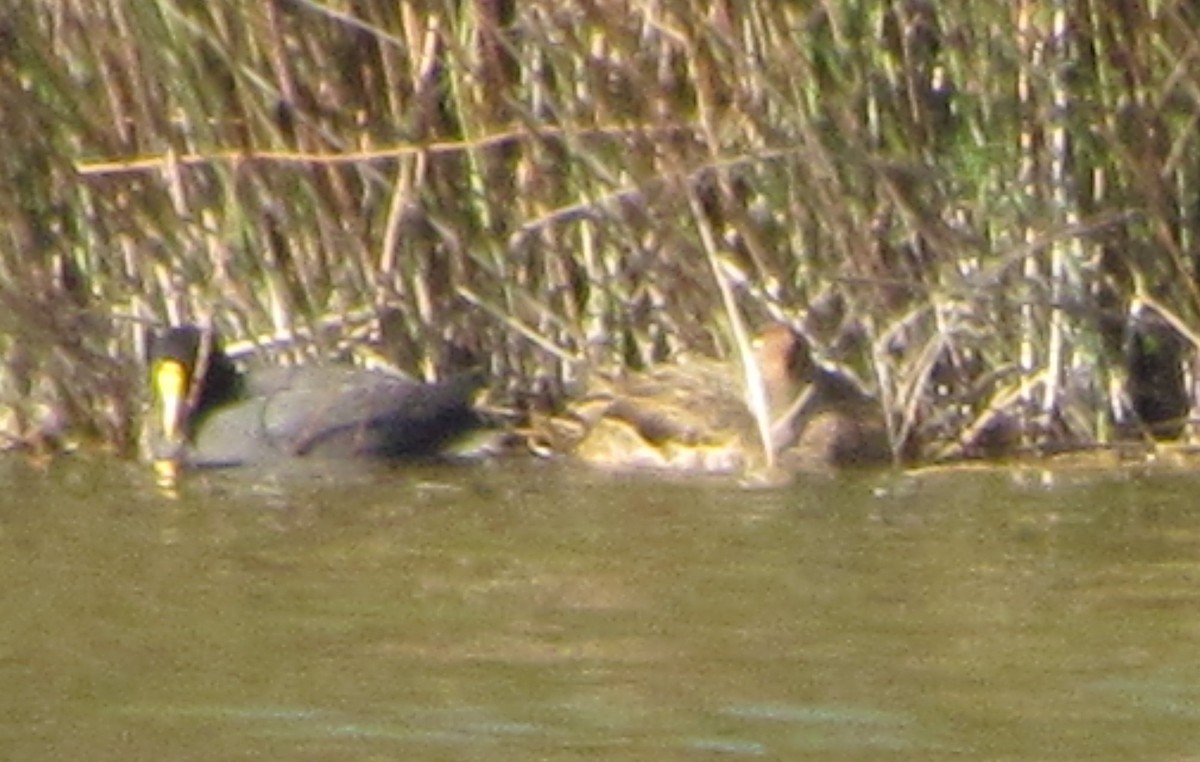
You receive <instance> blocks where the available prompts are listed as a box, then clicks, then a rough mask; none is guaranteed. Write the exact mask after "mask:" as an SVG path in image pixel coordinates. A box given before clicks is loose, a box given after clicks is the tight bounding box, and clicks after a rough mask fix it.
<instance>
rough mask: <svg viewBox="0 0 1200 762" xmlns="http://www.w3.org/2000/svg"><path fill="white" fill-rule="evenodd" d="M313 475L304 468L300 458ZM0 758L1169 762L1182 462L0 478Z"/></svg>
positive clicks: (1180, 673)
mask: <svg viewBox="0 0 1200 762" xmlns="http://www.w3.org/2000/svg"><path fill="white" fill-rule="evenodd" d="M331 468H332V467H331ZM0 483H2V484H3V485H4V487H5V488H4V490H3V492H2V493H0V580H2V584H3V590H4V595H3V598H2V599H0V600H2V604H0V605H2V607H3V608H2V609H0V685H3V686H5V690H3V691H0V750H2V751H4V752H5V753H4V756H5V758H12V759H23V760H39V759H92V760H97V759H99V760H104V759H113V760H117V759H120V760H126V759H134V758H136V759H172V760H190V759H196V760H207V759H212V760H227V759H243V758H256V759H339V760H340V759H433V760H437V759H446V760H451V759H453V760H463V759H467V760H475V759H478V760H484V759H487V760H494V759H573V758H578V757H581V756H595V757H599V758H603V759H613V760H624V759H629V760H633V759H638V760H641V759H708V758H717V757H719V758H741V757H747V758H752V757H764V758H796V757H797V756H798V755H804V754H809V755H812V756H819V758H821V759H846V760H851V759H853V760H865V759H885V758H886V759H889V760H897V759H898V760H930V759H934V760H936V759H954V760H963V759H967V760H971V759H979V760H985V759H986V760H991V759H998V758H1003V759H1067V758H1080V759H1082V758H1087V759H1113V760H1118V759H1119V760H1128V759H1135V758H1136V759H1169V758H1180V757H1183V756H1186V755H1188V754H1192V753H1194V749H1195V745H1196V741H1197V737H1196V736H1197V731H1196V730H1195V728H1196V727H1197V720H1198V719H1200V661H1198V660H1197V659H1196V653H1197V651H1196V641H1197V639H1198V638H1200V584H1198V583H1200V567H1198V566H1197V562H1196V559H1197V558H1200V518H1198V517H1197V515H1196V512H1195V511H1194V510H1192V506H1191V503H1190V501H1189V500H1188V494H1189V493H1192V492H1195V489H1196V480H1195V479H1193V478H1192V477H1190V476H1187V475H1180V474H1160V475H1153V476H1137V477H1135V476H1133V475H1130V474H1122V473H1113V472H1109V473H1091V474H1087V473H1082V474H1080V473H1077V474H1073V475H1070V476H1062V477H1059V478H1056V479H1054V480H1051V481H1045V480H1042V479H1040V478H1035V477H1032V476H1031V477H1025V476H1021V475H1016V474H1011V473H1000V472H990V473H989V472H978V473H954V474H951V473H946V474H925V475H902V474H883V475H871V476H862V477H853V478H851V477H847V478H844V479H829V480H816V481H811V482H807V483H803V484H798V485H794V486H792V487H789V488H786V489H782V490H778V491H768V490H764V491H746V490H740V489H737V488H736V487H734V486H731V485H729V484H728V483H724V482H711V481H705V482H683V483H680V482H675V483H665V484H664V483H656V482H654V481H651V480H649V479H645V478H642V479H621V478H613V477H603V476H599V475H596V474H585V473H580V472H578V471H573V470H571V469H570V468H569V467H566V466H563V465H560V464H544V463H522V464H504V465H488V466H477V467H467V468H440V469H439V468H419V469H413V468H407V469H400V470H390V469H371V470H358V471H353V472H347V471H333V470H330V471H326V472H323V473H317V474H302V473H298V472H290V473H289V472H273V473H249V472H244V473H235V472H226V473H206V474H198V475H192V478H189V479H188V480H187V481H186V482H185V483H184V485H183V487H182V489H181V491H180V493H179V495H178V496H177V497H175V498H170V497H168V496H164V495H163V494H161V493H159V492H157V491H156V490H155V488H154V476H153V474H152V473H150V472H149V471H148V470H147V469H144V468H141V467H138V466H135V465H132V464H119V463H113V462H111V461H89V460H87V459H83V458H80V459H77V460H74V461H66V462H60V463H57V464H54V465H53V466H52V467H51V468H50V469H49V471H47V472H41V471H36V470H34V469H32V468H30V467H28V466H26V465H24V464H23V463H22V462H20V461H17V460H7V461H0Z"/></svg>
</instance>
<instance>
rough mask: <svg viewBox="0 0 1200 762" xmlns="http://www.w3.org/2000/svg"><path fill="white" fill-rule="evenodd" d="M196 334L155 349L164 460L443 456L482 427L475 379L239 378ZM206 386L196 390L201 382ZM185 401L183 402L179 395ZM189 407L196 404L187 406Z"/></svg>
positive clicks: (309, 374) (327, 370)
mask: <svg viewBox="0 0 1200 762" xmlns="http://www.w3.org/2000/svg"><path fill="white" fill-rule="evenodd" d="M203 337H204V334H203V333H202V332H201V331H200V330H199V329H196V328H193V327H190V326H185V327H181V328H173V329H170V330H169V331H167V332H166V333H164V334H162V335H161V336H159V337H156V339H155V340H154V341H153V343H152V344H151V348H150V360H151V375H152V381H153V385H154V387H155V404H156V412H157V413H158V416H159V418H160V426H161V434H162V436H161V437H160V438H159V442H157V443H156V446H155V447H156V450H161V449H164V448H165V449H168V450H171V451H172V452H171V453H169V454H168V453H164V452H155V455H156V456H157V457H170V458H172V459H179V460H183V461H185V462H187V463H188V464H191V465H200V466H234V465H245V464H250V463H257V462H264V461H270V460H275V459H280V458H288V457H308V456H314V457H317V456H321V457H341V458H382V459H397V458H425V457H431V456H436V455H438V454H440V453H441V452H443V450H444V448H446V447H447V446H448V445H450V444H451V443H453V442H454V441H455V440H456V439H458V438H459V437H460V436H461V435H463V434H465V433H467V432H469V431H471V430H473V429H476V428H478V427H479V426H480V425H481V420H480V417H479V415H478V413H476V411H475V410H474V409H473V407H472V405H471V398H472V396H473V394H474V392H475V391H476V389H477V388H478V386H479V381H478V379H477V378H474V377H466V378H459V379H453V380H449V381H444V382H440V383H433V384H425V383H417V382H414V381H410V380H407V379H404V378H400V377H397V376H393V375H390V374H387V373H381V372H376V371H368V370H360V369H357V368H350V367H293V368H265V369H256V370H253V371H248V372H245V373H243V372H241V371H239V370H238V369H237V368H236V367H235V366H234V364H233V362H232V361H231V360H230V359H229V358H228V357H227V356H226V355H225V354H224V352H223V351H222V350H221V348H220V346H219V344H217V343H215V342H209V343H208V348H207V351H205V350H204V346H205V342H204V340H203ZM196 383H199V384H200V387H199V390H198V391H196V390H195V386H194V385H195V384H196ZM181 396H182V399H180V397H181ZM189 399H190V403H189Z"/></svg>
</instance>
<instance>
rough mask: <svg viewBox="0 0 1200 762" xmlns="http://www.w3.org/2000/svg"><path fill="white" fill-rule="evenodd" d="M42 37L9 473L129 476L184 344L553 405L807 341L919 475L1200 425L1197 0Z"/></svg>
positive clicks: (172, 11)
mask: <svg viewBox="0 0 1200 762" xmlns="http://www.w3.org/2000/svg"><path fill="white" fill-rule="evenodd" d="M9 5H10V6H11V7H9V8H8V9H7V11H6V13H5V14H4V17H3V21H0V128H2V129H3V132H4V135H5V140H6V145H7V147H8V150H6V151H4V152H2V153H0V172H3V178H2V181H0V187H2V188H3V189H4V190H3V191H0V221H2V223H3V224H2V226H0V353H2V354H0V358H2V359H3V363H2V366H0V430H3V431H4V432H5V433H4V436H5V437H6V438H7V439H8V440H9V441H12V442H26V441H29V440H30V439H31V437H32V438H36V437H37V436H38V435H40V436H43V437H45V436H49V435H53V434H56V433H58V432H65V431H70V432H72V433H80V434H84V435H86V436H88V438H90V439H91V440H92V441H98V442H102V443H105V444H107V445H109V446H111V447H113V448H114V449H117V450H118V451H122V452H129V451H131V449H132V447H133V443H134V441H135V434H134V431H135V426H134V422H135V421H136V419H137V416H138V412H139V409H140V404H141V403H140V400H141V393H140V370H139V362H138V360H137V358H138V357H139V351H140V347H141V346H142V342H143V340H144V333H145V330H146V329H147V328H148V327H150V326H153V325H158V324H164V323H168V322H178V321H182V320H194V321H200V322H204V323H213V324H215V325H216V326H217V327H218V328H219V329H220V330H221V331H222V333H224V334H225V335H226V336H228V337H235V338H239V339H248V340H251V341H254V342H255V343H259V344H269V345H272V346H275V345H286V347H287V348H288V350H289V351H293V352H300V353H305V352H308V353H313V354H319V355H322V356H328V355H329V354H331V353H334V354H336V353H339V352H341V353H345V352H348V351H350V349H355V348H360V347H362V346H364V345H371V346H374V347H375V348H376V349H377V350H378V351H379V352H382V353H383V354H384V355H385V356H386V358H387V359H388V360H390V361H391V362H393V363H395V364H397V365H399V366H401V367H403V368H405V369H407V370H408V371H410V372H412V373H414V374H415V375H419V376H424V377H430V376H435V375H438V374H442V373H445V372H449V371H452V370H453V369H454V367H455V366H456V365H459V364H462V363H464V362H483V363H486V364H487V365H488V366H489V370H490V371H491V373H492V378H493V379H494V388H493V393H494V394H495V395H496V398H497V399H501V400H508V401H510V402H514V404H518V406H519V405H521V404H525V405H528V404H547V405H554V404H558V402H559V401H561V400H562V399H564V398H569V397H570V396H571V395H572V394H573V393H575V392H577V391H578V390H579V389H580V388H582V387H583V386H584V385H585V384H586V379H587V377H588V374H589V373H591V372H594V371H595V370H596V369H598V368H614V367H618V368H629V369H637V368H642V367H646V366H650V365H653V364H656V363H660V362H664V361H668V360H670V359H672V358H675V357H678V356H680V355H682V354H684V353H688V352H693V353H699V354H705V355H712V356H724V357H734V358H736V357H737V356H738V346H739V343H741V344H744V342H745V335H746V334H747V333H748V332H750V331H752V330H753V328H754V327H755V326H758V325H761V324H763V323H764V322H766V321H769V320H777V319H785V320H793V321H798V322H801V323H802V324H803V325H804V327H805V330H806V332H807V333H808V334H809V335H810V336H811V337H812V338H813V340H814V342H815V344H816V345H817V346H818V347H820V348H821V349H822V351H823V353H824V355H825V357H826V358H827V359H828V360H830V361H836V362H839V363H842V364H845V365H847V366H849V367H851V368H853V369H854V370H856V371H857V372H858V374H859V375H860V376H862V377H863V378H864V379H865V380H866V381H867V383H868V384H869V385H870V386H871V388H872V389H873V390H874V391H875V392H876V393H877V394H878V396H879V398H880V400H881V401H882V403H883V405H884V407H885V410H886V411H887V414H888V418H889V426H890V429H891V434H892V438H893V441H894V442H895V446H896V449H897V452H903V453H906V454H908V455H909V456H911V457H915V458H919V459H941V458H954V457H963V456H972V455H977V454H986V453H989V452H999V451H1006V450H1008V449H1009V448H1011V447H1013V446H1017V445H1024V446H1029V447H1035V448H1055V447H1062V446H1072V447H1075V446H1090V445H1104V444H1107V443H1111V442H1113V441H1115V440H1117V439H1119V438H1121V437H1129V436H1132V437H1135V438H1142V437H1147V436H1150V435H1154V436H1160V437H1176V436H1179V435H1181V434H1182V433H1184V432H1185V427H1184V423H1185V422H1186V421H1187V419H1188V417H1189V411H1190V409H1191V407H1192V397H1191V391H1190V386H1189V378H1190V374H1189V373H1188V372H1186V371H1187V362H1188V360H1189V358H1190V356H1191V354H1192V349H1193V346H1194V343H1195V341H1194V334H1193V333H1192V332H1191V330H1192V329H1191V327H1193V326H1195V325H1197V315H1198V306H1200V298H1198V297H1200V294H1198V292H1197V287H1196V283H1197V278H1196V276H1197V254H1198V251H1200V250H1198V248H1197V243H1196V235H1195V230H1196V227H1197V226H1196V217H1197V213H1198V212H1200V205H1198V204H1197V202H1196V199H1197V198H1200V192H1198V191H1200V151H1198V150H1197V146H1196V139H1197V135H1198V134H1200V133H1198V131H1197V130H1196V129H1195V127H1196V123H1197V121H1198V119H1200V108H1198V102H1200V65H1197V60H1196V59H1197V57H1198V55H1200V18H1198V16H1200V14H1198V12H1197V10H1196V9H1195V7H1194V5H1193V4H1191V3H1188V2H1184V1H1183V0H1176V1H1171V0H1163V1H1162V2H1148V3H1127V2H1117V1H1116V0H1077V1H1076V2H1072V3H1067V2H1062V1H1060V2H1051V3H1037V2H1033V0H1018V2H1014V3H994V2H988V1H986V0H964V2H961V3H954V4H952V6H953V7H949V6H944V5H943V4H938V3H934V2H929V1H928V0H897V1H896V2H891V3H873V2H865V1H864V0H811V1H809V2H803V1H799V2H779V1H778V0H640V1H638V0H577V1H575V2H562V1H561V0H528V1H526V2H516V0H453V1H452V0H409V1H404V0H401V1H399V2H397V1H395V0H264V2H259V3H235V2H194V1H192V0H38V2H33V3H30V2H20V0H17V1H16V2H10V3H9ZM464 358H465V359H464Z"/></svg>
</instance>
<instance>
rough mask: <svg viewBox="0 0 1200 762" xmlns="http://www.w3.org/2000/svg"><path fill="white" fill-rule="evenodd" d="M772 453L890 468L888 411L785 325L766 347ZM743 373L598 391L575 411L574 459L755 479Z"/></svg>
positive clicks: (725, 369) (786, 461) (756, 454)
mask: <svg viewBox="0 0 1200 762" xmlns="http://www.w3.org/2000/svg"><path fill="white" fill-rule="evenodd" d="M756 360H757V362H758V365H759V370H760V372H761V374H762V378H763V386H764V391H765V393H766V398H767V407H768V410H769V412H770V418H771V427H770V440H771V442H770V446H771V448H772V450H773V455H774V456H775V459H776V461H777V463H778V465H779V466H781V467H782V468H783V469H785V470H788V471H795V470H802V471H820V470H827V469H830V468H837V467H844V466H855V465H871V464H883V463H887V462H889V461H890V460H891V458H892V452H891V447H890V446H889V442H888V436H887V429H886V426H885V424H884V420H883V414H882V411H881V409H880V407H879V405H878V403H876V402H875V400H874V399H872V398H871V397H870V396H869V395H868V394H867V393H866V392H865V391H864V390H863V389H862V388H861V386H860V385H859V384H858V383H857V382H855V381H854V380H853V379H852V378H850V377H849V376H847V375H845V374H843V373H840V372H838V371H834V370H830V369H828V368H825V367H822V366H821V365H819V364H817V363H816V361H815V360H814V359H813V357H812V352H811V348H810V346H809V344H808V342H807V341H806V340H805V338H804V337H803V336H802V335H801V334H800V333H799V332H798V331H796V330H794V329H792V328H790V327H788V326H785V325H781V324H775V325H772V326H770V327H768V328H767V329H766V330H764V331H763V332H762V333H761V334H760V336H759V337H758V339H757V341H756ZM741 377H742V374H741V373H740V372H739V371H738V370H737V369H736V368H735V367H732V366H731V365H730V364H728V363H720V362H715V361H699V362H690V363H686V364H684V363H681V364H677V365H670V366H664V367H662V368H658V369H656V370H654V371H651V372H649V373H646V374H643V375H639V376H636V377H633V378H630V379H625V380H622V381H617V382H610V383H606V384H604V385H603V386H602V387H601V388H598V389H597V390H596V391H595V393H593V394H591V395H589V396H588V397H587V398H586V399H584V400H583V401H582V402H581V403H580V404H579V405H578V406H577V407H576V409H575V411H574V412H575V414H576V415H577V417H578V418H579V420H580V421H581V423H582V427H581V428H582V431H581V432H580V433H579V435H578V436H577V438H576V441H575V443H574V445H573V448H572V452H573V454H574V455H575V456H576V457H577V458H579V459H581V460H583V461H585V462H588V463H591V464H593V465H597V466H601V467H606V468H613V469H640V468H651V469H659V470H666V471H679V472H689V473H739V472H753V471H756V470H758V469H760V468H761V467H762V466H763V465H765V461H766V459H765V457H764V455H763V445H762V443H761V437H760V436H759V434H758V429H757V427H756V424H755V421H754V417H753V416H752V415H751V413H750V411H749V409H748V408H747V406H746V402H745V400H746V394H745V393H744V391H743V385H742V383H741V381H740V379H741Z"/></svg>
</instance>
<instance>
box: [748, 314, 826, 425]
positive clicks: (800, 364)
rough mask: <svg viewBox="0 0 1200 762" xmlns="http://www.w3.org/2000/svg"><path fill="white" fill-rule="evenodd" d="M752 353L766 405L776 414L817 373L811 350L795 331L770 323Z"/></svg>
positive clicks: (760, 335) (786, 405) (780, 324)
mask: <svg viewBox="0 0 1200 762" xmlns="http://www.w3.org/2000/svg"><path fill="white" fill-rule="evenodd" d="M755 350H756V354H757V359H758V367H759V370H760V371H761V372H762V376H763V383H764V385H765V386H766V391H767V400H768V404H769V405H770V406H771V410H773V411H774V412H775V413H776V414H778V413H779V412H780V411H782V410H784V409H786V408H787V407H788V406H789V405H790V404H791V403H792V401H793V400H794V399H795V398H796V395H797V394H799V393H800V391H801V390H802V389H803V387H804V385H805V384H807V383H808V382H809V381H810V380H811V379H812V376H813V373H814V372H815V371H816V363H814V362H813V358H812V349H811V348H810V347H809V344H808V341H807V340H806V339H805V338H804V336H803V335H801V333H800V332H799V331H797V330H796V329H795V328H792V327H791V326H788V325H784V324H783V323H773V324H771V325H769V326H767V327H766V328H765V329H763V331H762V332H761V333H760V334H759V335H758V339H757V340H756V341H755Z"/></svg>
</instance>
